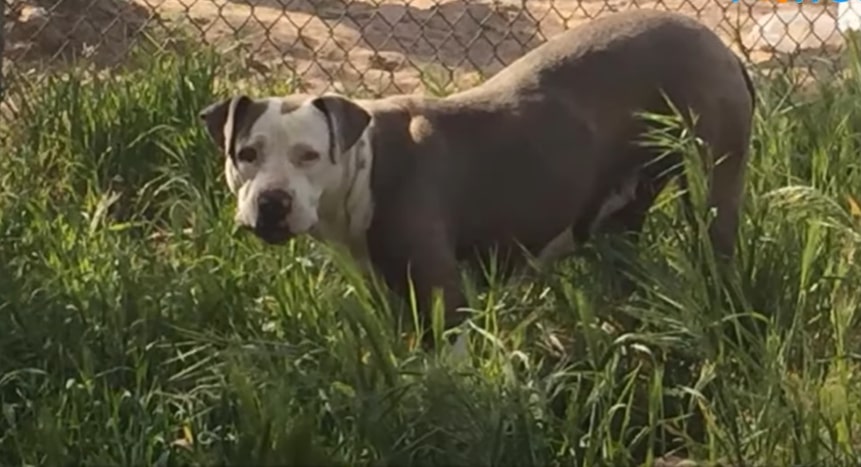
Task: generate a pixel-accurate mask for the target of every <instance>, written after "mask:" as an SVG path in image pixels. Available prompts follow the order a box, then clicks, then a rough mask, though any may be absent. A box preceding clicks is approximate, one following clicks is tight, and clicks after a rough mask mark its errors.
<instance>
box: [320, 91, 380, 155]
mask: <svg viewBox="0 0 861 467" xmlns="http://www.w3.org/2000/svg"><path fill="white" fill-rule="evenodd" d="M311 103H312V104H314V107H317V109H319V110H320V111H321V112H323V115H325V116H326V120H327V121H328V122H329V141H330V143H329V158H330V159H331V160H332V163H333V164H334V163H335V161H336V160H337V156H338V155H340V154H341V153H343V152H344V151H346V150H347V149H350V148H351V147H352V146H353V145H354V144H356V141H358V140H359V138H360V137H361V136H362V133H363V132H364V131H365V128H367V127H368V124H370V122H371V114H369V113H368V111H367V110H365V109H363V108H362V107H360V106H359V105H358V104H356V103H355V102H353V101H351V100H350V99H347V98H345V97H341V96H338V95H334V94H327V95H323V96H320V97H316V98H314V100H313V101H312V102H311Z"/></svg>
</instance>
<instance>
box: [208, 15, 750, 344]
mask: <svg viewBox="0 0 861 467" xmlns="http://www.w3.org/2000/svg"><path fill="white" fill-rule="evenodd" d="M755 98H756V95H755V90H754V86H753V84H752V82H751V78H750V76H749V74H748V72H747V71H746V69H745V67H744V65H743V63H742V62H741V60H740V59H739V58H738V56H736V55H735V54H734V53H733V52H732V51H731V50H730V49H729V48H728V47H726V46H725V45H724V44H723V42H722V41H721V40H720V39H719V38H718V36H717V35H715V34H714V33H713V32H711V31H710V30H709V29H707V28H706V27H705V26H703V25H702V24H700V23H699V22H697V21H695V20H694V19H692V18H689V17H687V16H684V15H681V14H677V13H669V12H660V11H653V10H635V11H630V12H624V13H616V14H613V15H609V16H606V17H603V18H600V19H596V20H593V21H591V22H589V23H587V24H584V25H582V26H578V27H576V28H573V29H570V30H568V31H566V32H563V33H561V34H559V35H557V36H555V37H553V38H551V39H550V40H548V41H547V42H545V43H544V44H542V45H540V46H538V47H537V48H535V49H533V50H532V51H530V52H528V53H527V54H525V55H524V56H522V57H521V58H519V59H518V60H516V61H514V62H513V63H511V64H510V65H509V66H507V67H506V68H504V69H503V70H502V71H500V72H499V73H497V74H496V75H494V76H492V77H490V78H489V79H488V80H487V81H485V82H484V83H482V84H480V85H478V86H476V87H473V88H471V89H468V90H465V91H461V92H458V93H455V94H452V95H449V96H448V97H444V98H434V97H427V96H421V95H397V96H390V97H386V98H380V99H364V100H353V99H350V98H348V97H345V96H342V95H339V94H334V93H324V94H320V95H309V94H293V95H288V96H286V97H266V98H251V97H248V96H246V95H235V96H232V97H230V98H227V99H224V100H221V101H218V102H215V103H213V104H210V105H209V106H207V107H206V108H205V109H203V110H202V111H201V112H200V114H199V116H200V118H201V119H202V121H203V122H205V127H206V129H207V131H208V134H209V135H210V136H211V138H212V140H213V141H214V142H215V144H216V145H217V146H218V148H219V149H220V150H221V151H222V152H223V153H224V154H225V158H224V171H225V175H226V179H227V184H228V187H229V188H230V191H231V192H232V193H233V194H235V195H236V197H237V209H236V221H237V222H238V223H239V225H241V226H243V227H245V228H247V229H249V230H251V231H253V232H254V234H255V235H256V236H257V237H259V238H260V239H262V240H263V241H265V242H267V243H269V244H283V243H284V242H286V241H288V240H289V239H291V238H293V237H295V236H297V235H303V234H309V235H311V236H313V237H315V238H317V239H320V240H323V241H326V242H331V243H334V244H337V245H342V246H344V247H346V249H347V250H348V251H349V253H350V255H351V256H352V257H353V258H355V259H356V260H357V261H359V263H360V264H363V265H365V268H366V269H367V270H369V271H372V272H373V273H376V274H379V275H380V276H381V277H382V278H383V279H384V282H385V283H386V284H388V286H389V287H390V288H391V289H392V290H393V291H396V292H398V293H401V294H404V293H406V292H408V290H409V289H408V286H409V284H410V279H411V281H412V285H413V287H414V291H415V293H416V297H417V299H418V300H417V301H418V303H417V304H418V308H419V312H420V315H422V316H425V317H427V313H428V310H430V307H431V301H432V298H433V297H434V296H435V291H441V292H442V297H441V298H442V303H443V307H444V310H445V314H444V317H445V324H446V327H449V328H450V327H453V326H456V325H458V324H460V323H461V322H462V321H463V320H464V316H465V315H464V314H463V313H458V312H457V311H458V309H459V308H461V307H463V306H465V297H464V292H463V290H462V289H461V278H460V274H459V265H460V264H461V262H463V261H470V262H471V261H474V260H476V259H478V260H485V259H487V256H488V254H489V252H491V251H492V252H494V253H495V254H497V255H503V256H504V257H505V258H509V259H512V260H513V261H515V263H516V262H518V261H520V262H521V263H522V260H523V259H525V258H528V257H530V256H531V257H536V256H537V257H538V258H539V259H540V260H541V261H544V262H547V261H553V260H554V259H556V258H559V257H560V256H564V255H566V254H568V253H570V252H571V251H572V249H573V248H574V246H576V245H578V244H582V243H583V242H586V241H588V240H589V239H590V238H591V236H592V235H594V234H595V233H596V232H609V233H616V232H619V233H624V232H628V233H631V234H633V235H635V236H636V234H638V233H639V232H640V230H641V229H642V226H643V223H644V221H645V217H646V214H647V211H648V210H649V208H650V206H651V205H652V204H653V202H654V200H655V198H656V196H657V195H658V193H659V192H660V191H661V190H662V189H663V188H664V186H665V185H666V183H667V182H668V181H669V180H670V179H671V178H672V177H674V176H675V175H677V174H679V173H680V169H679V167H680V162H681V155H679V154H675V155H670V156H671V157H663V158H661V159H660V161H659V163H656V162H655V160H657V158H656V156H657V151H656V150H655V149H654V148H647V147H644V146H643V145H642V144H639V141H640V140H639V139H638V138H639V137H640V136H641V135H642V133H643V131H644V130H646V129H647V128H648V125H647V123H646V122H644V121H643V120H642V119H640V118H638V117H637V115H636V113H637V112H643V111H646V112H653V113H664V114H666V113H667V112H668V111H669V107H668V102H670V103H672V105H673V106H674V107H675V108H677V109H681V110H685V109H689V110H690V111H692V112H693V113H694V114H695V115H696V116H697V119H696V122H695V127H694V129H695V132H696V135H697V136H698V137H699V138H701V140H702V141H704V142H705V143H706V144H707V146H708V147H709V148H710V150H711V151H710V152H709V153H708V154H713V156H709V155H707V154H706V153H704V154H703V157H711V158H713V159H716V158H718V157H721V156H725V157H723V160H722V161H721V162H720V163H718V164H717V165H715V166H714V168H713V169H712V171H711V173H710V174H709V175H710V180H711V183H710V186H709V192H708V201H709V205H710V207H712V208H716V210H717V215H716V218H715V219H714V221H713V223H712V224H711V225H710V227H709V229H710V230H709V235H710V237H711V240H712V244H713V245H714V248H715V251H716V252H717V253H719V254H720V255H721V256H723V257H732V256H733V250H734V244H735V241H736V235H737V233H736V231H737V226H738V222H739V220H738V219H739V210H740V204H741V202H742V199H743V196H744V189H743V186H744V178H745V171H746V170H745V168H746V164H747V160H748V150H749V149H748V148H749V144H750V139H751V126H752V115H753V112H754V101H755ZM673 166H675V167H676V169H673Z"/></svg>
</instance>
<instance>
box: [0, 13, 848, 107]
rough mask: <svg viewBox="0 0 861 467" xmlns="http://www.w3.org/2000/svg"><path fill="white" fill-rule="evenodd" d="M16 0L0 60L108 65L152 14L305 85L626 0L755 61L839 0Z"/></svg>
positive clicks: (397, 74)
mask: <svg viewBox="0 0 861 467" xmlns="http://www.w3.org/2000/svg"><path fill="white" fill-rule="evenodd" d="M0 1H3V0H0ZM4 1H9V0H4ZM12 1H13V3H11V4H9V5H7V18H8V19H7V22H6V24H5V26H4V27H5V29H6V31H5V33H6V52H5V58H6V64H5V66H6V67H8V66H14V67H15V68H17V69H20V68H23V67H25V66H40V65H39V64H40V63H44V62H45V61H48V62H56V61H58V60H68V59H69V58H73V57H81V56H83V57H87V58H89V59H90V60H92V61H94V62H95V63H97V64H98V65H112V64H115V63H118V62H119V61H121V60H122V57H123V55H124V53H125V52H126V50H128V48H129V47H130V46H131V45H132V44H134V43H135V41H136V40H139V39H140V36H141V31H143V30H144V29H146V26H148V25H149V26H153V25H155V26H156V29H162V30H163V31H164V30H166V31H168V34H170V31H173V30H176V29H177V28H185V29H188V30H190V31H191V32H192V33H193V34H194V35H197V36H198V37H199V38H200V40H202V41H205V42H207V43H211V44H215V45H216V46H218V47H219V48H220V49H221V50H222V51H223V52H222V53H224V54H225V55H228V56H229V55H233V56H236V57H237V58H238V59H240V60H241V61H242V63H244V64H245V66H246V67H247V68H248V70H249V71H251V72H252V73H257V74H262V75H265V76H267V77H270V78H272V77H275V78H278V79H280V78H281V75H282V74H284V75H285V79H286V78H287V75H288V74H289V73H285V72H284V70H285V68H286V69H287V70H291V71H292V72H293V73H295V75H296V76H297V77H298V78H299V80H298V84H300V85H301V87H303V88H304V89H305V90H309V91H323V90H332V89H334V90H340V91H343V90H353V91H354V90H360V91H361V90H366V91H370V92H372V93H374V94H391V93H393V92H411V91H415V90H418V89H419V86H420V85H421V83H422V82H424V83H425V84H427V83H428V81H429V80H428V79H425V80H424V81H422V77H421V73H422V72H423V71H425V72H428V73H431V75H430V76H431V79H430V81H431V82H433V83H440V84H445V83H446V82H449V81H450V82H452V83H453V84H455V85H461V86H462V85H468V84H470V83H471V82H472V80H474V79H475V78H476V77H477V76H478V72H482V73H485V74H492V73H494V72H496V71H498V70H499V69H500V68H502V67H503V66H504V65H505V64H507V63H510V62H511V61H512V60H513V59H515V58H517V57H518V56H520V55H522V54H523V53H525V52H526V51H528V50H529V49H531V48H533V47H535V46H536V45H538V44H539V43H541V42H542V41H543V40H545V39H546V38H548V37H551V36H553V35H554V34H556V33H558V32H560V31H562V30H563V29H565V28H570V27H573V26H575V25H577V24H578V23H581V22H584V21H588V20H589V19H590V18H594V17H596V16H598V15H604V14H608V13H611V12H614V11H621V10H625V9H630V8H659V9H669V10H675V11H681V12H683V13H685V14H689V15H692V16H695V17H697V18H699V19H700V21H702V22H703V23H705V24H707V25H709V26H710V27H712V28H713V29H714V30H715V31H716V32H718V33H719V34H720V35H721V37H723V38H724V40H725V41H726V42H727V44H730V45H731V46H732V47H733V48H734V49H735V50H736V51H738V52H740V53H742V54H744V55H746V56H748V57H749V58H750V59H751V60H753V61H763V60H767V59H769V58H771V57H773V56H774V55H775V54H782V53H789V52H793V51H798V50H801V49H808V50H813V51H814V54H816V53H817V52H816V51H817V50H821V48H822V47H823V46H825V47H827V48H829V49H832V48H835V47H837V46H839V44H840V42H841V39H840V37H839V34H838V33H837V31H836V26H835V24H836V23H835V19H834V16H835V14H836V4H827V3H819V4H812V3H806V4H804V5H803V6H802V5H797V4H795V3H783V4H779V3H776V2H771V1H768V0H759V1H756V0H743V1H742V2H740V3H732V2H731V0H665V1H644V0H412V1H395V0H131V1H127V0H59V3H55V2H57V1H58V0H12ZM785 23H788V25H786V24H785ZM150 30H151V29H150ZM445 70H454V72H453V73H452V74H451V75H449V74H448V72H446V71H445Z"/></svg>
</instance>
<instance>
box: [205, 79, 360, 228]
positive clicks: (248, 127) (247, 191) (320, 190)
mask: <svg viewBox="0 0 861 467" xmlns="http://www.w3.org/2000/svg"><path fill="white" fill-rule="evenodd" d="M200 118H201V119H202V120H203V121H204V122H205V124H206V129H207V131H208V132H209V135H210V136H211V137H212V139H213V141H214V142H215V144H216V145H217V146H218V147H219V148H220V149H221V150H222V151H223V152H224V154H225V161H224V170H225V175H226V178H227V184H228V186H229V187H230V191H231V192H232V193H233V194H234V195H236V197H237V207H236V220H237V222H238V223H239V224H240V225H241V226H243V227H246V228H249V229H251V230H253V231H254V233H255V234H256V235H257V236H258V237H260V238H261V239H263V240H264V241H266V242H267V243H283V242H285V241H287V240H288V239H290V238H291V237H293V236H295V235H299V234H304V233H308V232H310V231H312V230H313V229H314V228H315V227H316V226H317V222H318V215H319V213H318V207H319V204H320V198H321V196H322V195H323V194H324V193H326V192H328V191H330V190H337V189H338V188H339V187H340V185H341V184H342V183H344V178H345V177H344V174H345V160H344V157H343V156H344V154H345V153H347V152H348V151H349V150H350V149H351V148H352V147H353V145H354V144H355V143H356V142H357V141H358V140H359V139H360V137H361V136H362V133H363V132H364V131H365V129H366V128H367V127H368V125H369V124H370V121H371V116H370V114H369V113H368V112H367V111H366V110H364V109H363V108H361V107H360V106H359V105H358V104H356V103H355V102H353V101H351V100H349V99H347V98H344V97H340V96H337V95H333V94H326V95H323V96H300V95H293V96H289V97H285V98H275V97H270V98H265V99H252V98H250V97H247V96H244V95H241V96H235V97H232V98H230V99H226V100H223V101H221V102H216V103H214V104H211V105H210V106H208V107H207V108H205V109H203V110H202V111H201V112H200Z"/></svg>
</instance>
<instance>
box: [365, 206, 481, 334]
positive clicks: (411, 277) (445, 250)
mask: <svg viewBox="0 0 861 467" xmlns="http://www.w3.org/2000/svg"><path fill="white" fill-rule="evenodd" d="M400 219H403V222H398V223H392V224H388V225H386V226H385V228H384V229H381V230H383V231H384V232H376V234H374V235H370V236H369V241H370V242H371V243H372V244H373V245H372V248H371V250H372V255H373V256H374V257H375V260H374V262H375V263H376V264H377V266H378V269H379V270H380V272H382V273H383V277H384V278H385V280H386V282H387V283H388V286H389V287H390V288H391V289H392V290H393V291H395V292H396V293H398V294H399V295H400V296H401V297H403V298H404V299H405V300H406V302H407V303H409V301H410V293H411V292H412V293H414V294H415V299H416V303H415V304H416V312H417V314H418V319H419V321H420V323H421V325H422V328H423V329H424V331H425V332H424V336H423V339H422V342H423V344H425V346H428V345H430V346H431V347H432V342H433V332H432V330H431V328H432V326H431V325H432V323H433V321H432V318H433V311H434V306H435V300H436V298H437V296H438V295H437V294H441V297H439V298H441V305H442V312H443V322H444V323H443V325H444V328H445V329H450V328H452V327H456V326H458V325H459V324H461V323H463V321H465V319H466V317H467V316H466V313H465V312H462V311H458V309H459V308H462V307H464V306H466V304H467V303H466V298H465V295H464V293H463V290H462V288H461V281H460V273H459V271H458V267H457V266H458V265H457V259H456V257H455V252H454V247H453V246H452V243H451V242H450V240H449V238H448V235H447V234H446V229H445V226H444V225H443V224H442V223H441V222H438V221H435V218H434V216H415V215H412V216H409V217H406V218H404V217H400ZM436 219H438V218H436Z"/></svg>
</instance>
